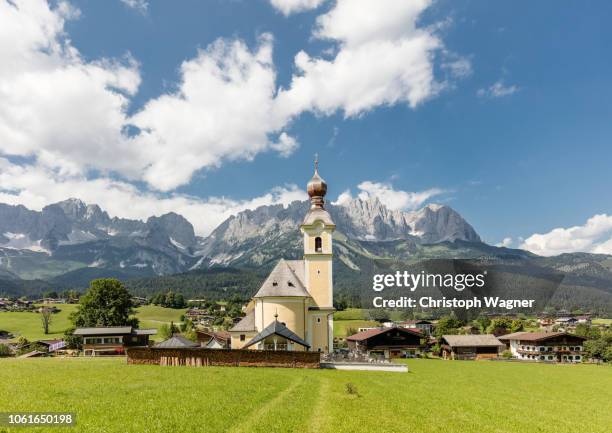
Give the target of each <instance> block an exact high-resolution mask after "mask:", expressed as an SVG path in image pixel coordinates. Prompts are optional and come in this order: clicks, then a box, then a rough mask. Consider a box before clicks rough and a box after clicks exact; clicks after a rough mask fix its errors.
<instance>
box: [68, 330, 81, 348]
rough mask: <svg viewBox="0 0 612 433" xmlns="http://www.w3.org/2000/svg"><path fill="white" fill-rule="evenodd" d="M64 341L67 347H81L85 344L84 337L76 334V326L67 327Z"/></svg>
mask: <svg viewBox="0 0 612 433" xmlns="http://www.w3.org/2000/svg"><path fill="white" fill-rule="evenodd" d="M64 342H65V343H66V348H67V349H79V350H80V349H81V347H82V346H83V338H82V337H81V336H80V335H74V328H70V329H67V330H66V332H64Z"/></svg>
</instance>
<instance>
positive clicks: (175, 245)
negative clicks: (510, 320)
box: [0, 197, 612, 309]
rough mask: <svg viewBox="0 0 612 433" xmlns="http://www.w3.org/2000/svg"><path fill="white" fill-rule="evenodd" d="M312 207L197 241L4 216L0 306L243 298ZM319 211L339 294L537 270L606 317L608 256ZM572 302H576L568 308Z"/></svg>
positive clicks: (387, 217)
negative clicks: (419, 271) (517, 245)
mask: <svg viewBox="0 0 612 433" xmlns="http://www.w3.org/2000/svg"><path fill="white" fill-rule="evenodd" d="M308 207H309V203H308V202H307V201H295V202H293V203H291V204H289V205H287V206H283V205H268V206H261V207H258V208H256V209H253V210H245V211H242V212H240V213H238V214H237V215H234V216H231V217H229V218H228V219H227V220H225V221H224V222H222V223H221V224H220V225H219V226H218V227H217V228H216V229H215V230H213V231H212V232H211V233H210V235H208V236H205V237H202V236H197V235H196V234H195V232H194V229H193V226H192V224H191V223H190V222H189V221H187V220H186V219H185V218H184V217H182V216H181V215H178V214H176V213H168V214H165V215H161V216H151V217H150V218H148V219H147V220H146V221H140V220H130V219H125V218H117V217H110V216H109V215H108V213H107V212H105V211H104V210H103V209H101V208H100V207H99V206H98V205H96V204H85V203H83V202H82V201H81V200H78V199H68V200H65V201H62V202H59V203H55V204H51V205H48V206H46V207H44V208H43V209H42V210H41V211H33V210H29V209H27V208H26V207H24V206H21V205H17V206H13V205H7V204H0V295H2V294H10V295H18V294H30V295H34V294H36V293H38V292H40V291H42V290H45V289H47V288H49V287H53V288H79V289H83V288H85V287H86V286H87V285H88V282H89V281H90V280H91V279H93V278H98V277H105V276H110V277H116V278H120V279H122V280H124V281H126V284H128V285H130V286H131V287H133V288H134V290H135V291H136V292H139V293H141V294H145V295H146V294H150V292H151V291H153V290H166V289H168V288H175V289H177V290H181V291H184V292H186V293H185V294H187V295H189V296H203V295H204V294H205V295H206V296H211V297H215V296H216V297H223V296H227V295H228V293H230V292H235V293H237V294H240V295H244V296H248V295H249V294H250V293H249V291H252V290H254V287H255V286H256V285H257V284H258V278H259V276H263V275H265V273H266V272H267V271H268V270H269V268H270V267H271V266H272V265H273V264H274V263H275V262H276V261H277V260H278V259H279V258H281V257H284V258H288V259H292V258H296V259H297V258H301V250H302V246H301V242H302V238H301V235H300V233H299V230H298V226H299V224H300V222H301V221H302V218H303V216H304V215H305V213H306V211H307V209H308ZM326 208H327V209H328V211H329V213H330V214H331V216H332V218H333V220H334V222H335V223H336V232H335V234H334V237H335V242H334V253H335V257H334V262H335V264H334V266H335V268H334V269H335V275H336V279H337V283H336V287H338V290H339V292H342V291H344V292H347V293H350V292H351V291H352V292H357V291H359V290H362V289H363V288H364V287H367V286H368V284H370V282H371V274H372V273H373V272H375V271H379V270H380V269H402V268H405V267H406V266H410V265H411V264H414V263H417V262H419V261H423V260H432V259H487V260H490V259H495V260H498V261H499V260H504V261H506V262H511V263H513V264H514V265H513V266H514V268H513V269H514V270H516V269H519V268H520V269H530V270H529V272H527V271H526V272H527V273H531V275H532V274H533V272H536V271H534V270H533V267H534V266H535V267H538V268H542V269H549V270H554V271H555V272H559V273H561V274H562V275H563V284H562V285H561V286H562V287H565V286H567V287H566V289H567V290H569V293H570V295H567V294H566V295H563V296H565V298H567V299H570V301H567V302H565V301H564V303H562V305H563V306H568V307H569V306H573V305H574V304H573V302H574V301H575V300H577V299H582V300H584V299H588V300H589V305H591V304H599V305H600V306H601V305H603V306H604V308H610V307H612V256H606V255H593V254H583V253H581V254H565V255H561V256H557V257H539V256H536V255H534V254H531V253H529V252H527V251H522V250H516V249H508V248H498V247H494V246H490V245H487V244H484V243H483V242H482V241H481V239H480V236H479V235H478V234H477V232H476V231H475V230H474V228H473V227H472V226H471V225H470V224H469V223H468V222H467V221H465V219H464V218H463V217H462V216H461V215H460V214H459V213H458V212H456V211H455V210H453V209H452V208H450V207H449V206H445V205H438V204H429V205H427V206H425V207H423V208H421V209H419V210H416V211H412V212H405V211H398V210H390V209H388V208H387V207H386V206H384V205H383V204H382V203H381V202H380V201H379V200H378V199H377V198H376V197H371V198H369V199H367V200H364V199H361V198H355V199H353V200H351V201H349V202H348V203H344V204H342V205H334V204H328V205H326ZM517 263H518V265H517ZM516 266H518V268H517V267H516ZM536 273H537V272H536ZM187 282H188V283H187ZM576 288H579V289H576ZM576 290H580V296H574V295H575V293H577V292H576ZM203 292H205V293H203ZM560 293H561V294H562V293H564V292H563V291H561V292H560ZM567 299H566V300H567ZM576 305H578V304H576ZM611 309H612V308H611Z"/></svg>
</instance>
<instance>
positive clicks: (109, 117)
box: [0, 0, 140, 172]
mask: <svg viewBox="0 0 612 433" xmlns="http://www.w3.org/2000/svg"><path fill="white" fill-rule="evenodd" d="M77 16H78V11H77V10H76V9H74V8H72V7H70V6H69V5H68V4H67V3H60V4H59V5H58V7H57V8H56V9H50V8H49V5H48V4H47V2H45V1H42V0H28V1H25V0H16V1H15V2H6V1H2V2H0V58H2V62H0V153H4V154H11V155H20V156H35V157H36V158H37V159H38V160H39V162H40V163H43V164H46V165H48V166H52V167H59V168H61V169H62V170H64V171H69V172H83V171H84V170H85V169H86V168H87V167H90V166H94V165H95V166H96V167H97V168H100V169H103V170H108V169H117V170H124V171H126V172H130V171H131V169H130V167H132V166H133V165H132V164H130V163H129V162H131V161H132V160H133V159H135V158H137V152H136V150H137V149H134V148H133V146H130V144H129V143H127V142H126V140H125V139H124V137H123V136H122V134H121V129H122V127H123V125H124V122H125V110H126V108H127V105H128V103H129V99H128V98H129V96H131V95H133V94H134V93H135V92H136V90H137V89H138V86H139V84H140V76H139V72H138V66H137V64H136V62H135V61H134V60H132V59H131V58H129V57H127V58H126V59H124V60H122V61H117V60H108V59H101V60H98V61H95V62H86V61H84V60H83V59H82V58H81V57H80V55H79V53H78V52H77V51H76V49H74V47H72V46H71V45H70V43H69V41H67V40H66V39H65V38H64V34H63V27H64V23H65V21H66V20H67V19H71V18H75V17H77ZM117 155H122V156H123V157H122V158H117ZM124 162H125V163H124Z"/></svg>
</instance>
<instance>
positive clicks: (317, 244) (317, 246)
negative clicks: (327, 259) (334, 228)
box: [315, 236, 323, 253]
mask: <svg viewBox="0 0 612 433" xmlns="http://www.w3.org/2000/svg"><path fill="white" fill-rule="evenodd" d="M315 251H316V252H317V253H320V252H323V241H322V240H321V238H320V237H319V236H317V237H316V238H315Z"/></svg>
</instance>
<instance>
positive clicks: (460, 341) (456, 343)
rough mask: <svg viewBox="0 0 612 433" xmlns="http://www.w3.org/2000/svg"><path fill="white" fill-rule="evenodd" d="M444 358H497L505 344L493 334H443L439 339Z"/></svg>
mask: <svg viewBox="0 0 612 433" xmlns="http://www.w3.org/2000/svg"><path fill="white" fill-rule="evenodd" d="M440 347H441V348H442V357H443V358H444V359H462V360H465V359H487V358H497V357H498V356H499V354H500V353H501V352H502V350H503V349H504V347H505V345H504V343H502V342H501V341H499V340H498V339H497V338H496V337H495V335H493V334H482V335H443V336H442V338H441V339H440Z"/></svg>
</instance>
